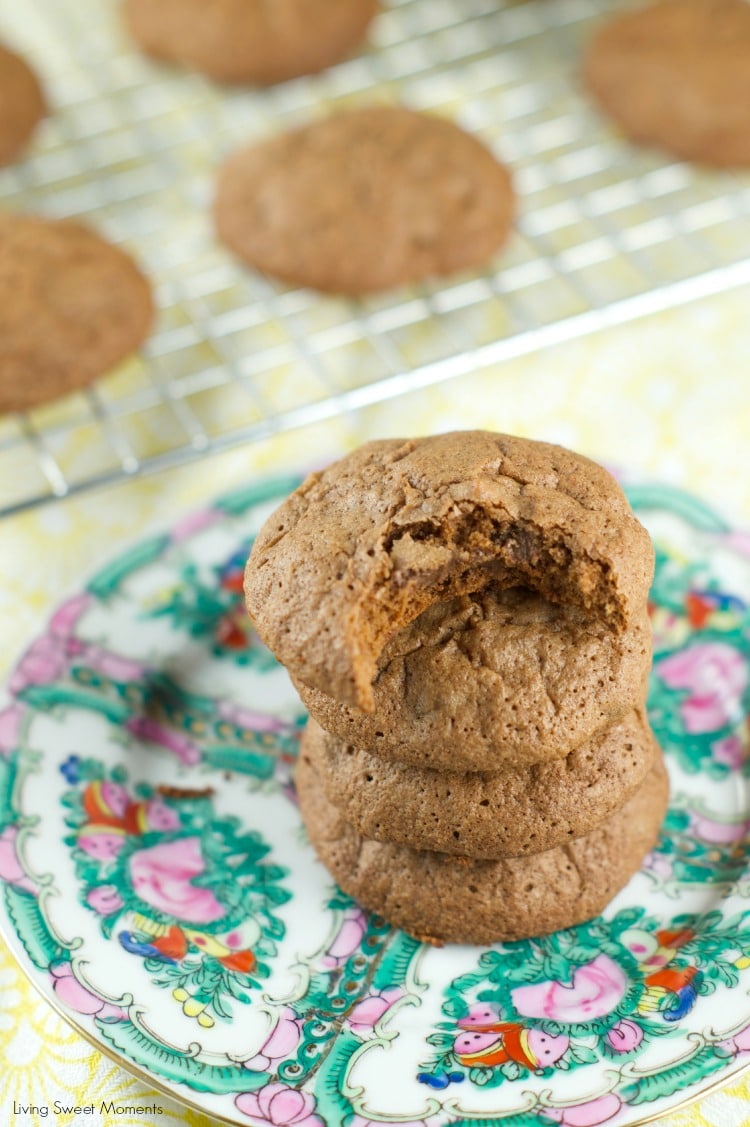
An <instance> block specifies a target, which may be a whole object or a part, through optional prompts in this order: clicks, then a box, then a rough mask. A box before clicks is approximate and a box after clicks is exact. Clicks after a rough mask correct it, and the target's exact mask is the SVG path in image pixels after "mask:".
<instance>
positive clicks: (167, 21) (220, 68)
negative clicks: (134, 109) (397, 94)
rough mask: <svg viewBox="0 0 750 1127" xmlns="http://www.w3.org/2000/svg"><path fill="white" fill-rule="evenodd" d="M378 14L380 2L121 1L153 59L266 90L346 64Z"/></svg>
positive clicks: (130, 25) (136, 32) (139, 41)
mask: <svg viewBox="0 0 750 1127" xmlns="http://www.w3.org/2000/svg"><path fill="white" fill-rule="evenodd" d="M377 9H378V0H272V2H271V3H269V2H268V0H212V2H211V3H210V4H209V3H206V0H159V2H158V3H157V4H155V3H154V2H153V0H125V5H124V14H125V20H126V23H127V25H128V27H129V29H130V32H131V34H132V35H133V37H134V38H135V39H136V40H137V41H138V43H139V44H140V45H141V47H142V48H143V49H144V50H145V51H147V52H148V53H149V54H150V55H155V56H156V57H157V58H161V59H167V60H169V61H171V62H176V63H182V64H183V65H185V66H188V67H192V68H194V69H195V70H199V71H202V72H203V73H204V74H207V75H209V76H210V77H211V78H215V79H218V80H219V81H220V82H251V83H255V84H258V85H261V86H266V85H270V84H272V83H274V82H284V81H285V80H286V79H288V78H295V77H297V76H298V75H301V74H315V73H316V72H317V71H320V70H324V69H325V68H326V67H329V66H332V65H333V64H334V63H337V62H339V60H340V59H343V58H345V57H346V56H347V55H349V54H350V53H351V52H352V51H353V50H354V48H355V47H357V46H358V45H359V44H360V43H361V41H362V40H363V39H364V37H365V34H366V32H367V28H368V27H369V25H370V22H371V21H372V19H373V16H374V15H375V13H376V12H377Z"/></svg>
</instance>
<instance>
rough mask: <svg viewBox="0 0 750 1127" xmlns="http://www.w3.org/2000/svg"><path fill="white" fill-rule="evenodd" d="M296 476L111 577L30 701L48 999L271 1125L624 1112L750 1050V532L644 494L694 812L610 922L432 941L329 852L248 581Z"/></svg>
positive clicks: (216, 510)
mask: <svg viewBox="0 0 750 1127" xmlns="http://www.w3.org/2000/svg"><path fill="white" fill-rule="evenodd" d="M294 485H295V481H294V480H291V479H286V480H276V481H271V482H266V483H263V484H261V485H257V484H256V485H253V486H252V487H251V488H249V489H247V490H244V491H241V492H237V493H234V494H233V495H231V496H228V497H224V498H223V499H221V500H219V501H218V502H217V503H216V504H215V505H214V506H213V507H212V508H210V509H207V510H205V511H201V512H198V513H197V514H195V515H193V516H191V517H190V518H189V519H187V520H185V521H183V522H182V523H180V524H178V525H177V527H175V528H174V529H173V530H172V531H171V532H169V533H165V534H164V535H162V536H157V537H154V538H152V539H149V540H146V541H145V542H143V543H141V544H139V545H138V546H137V547H135V548H133V549H132V550H131V551H129V552H127V553H126V554H125V555H123V556H121V557H120V558H119V559H117V560H115V561H114V563H112V564H111V565H110V566H109V567H107V568H105V569H104V570H103V571H101V572H100V573H99V574H98V575H96V576H95V577H94V578H93V579H92V580H91V581H90V582H89V583H88V585H87V586H86V587H85V589H84V590H83V591H81V592H80V593H79V594H77V595H75V596H74V597H73V598H71V599H69V600H68V601H67V602H66V603H64V604H63V605H62V606H61V607H60V608H59V609H58V610H57V612H56V613H55V614H54V615H53V616H52V618H51V620H50V623H49V627H48V629H47V632H46V633H45V634H43V635H42V636H41V637H40V638H38V639H37V640H36V641H35V642H34V643H33V644H32V645H31V646H30V647H29V649H28V650H27V651H26V653H25V654H24V655H23V657H22V658H21V660H20V661H19V663H18V665H17V667H16V669H15V671H14V672H13V674H12V676H11V679H10V682H9V685H8V698H7V700H6V701H5V703H4V704H3V705H2V706H1V707H0V877H1V878H2V882H1V883H0V893H1V897H0V899H1V906H0V919H1V920H2V925H3V930H4V932H5V934H6V936H7V939H8V942H9V944H10V946H11V948H12V949H13V951H14V952H15V954H16V956H17V958H18V960H19V961H20V963H21V964H22V965H23V967H24V969H25V970H26V971H27V973H28V974H29V975H30V977H31V978H32V980H33V981H34V982H35V984H36V985H37V986H38V988H39V989H40V990H41V991H42V993H43V994H44V995H45V996H46V997H47V998H48V999H49V1000H50V1001H51V1002H52V1003H53V1004H54V1005H55V1006H56V1007H57V1008H58V1009H59V1010H60V1012H61V1013H63V1014H64V1015H65V1016H66V1017H68V1018H69V1019H70V1021H71V1022H72V1023H73V1024H74V1025H76V1026H77V1028H78V1029H80V1030H81V1032H83V1033H84V1034H85V1035H86V1036H87V1037H88V1038H89V1039H91V1040H92V1041H93V1042H95V1043H96V1044H97V1045H98V1046H99V1047H100V1048H101V1049H102V1050H104V1051H105V1052H107V1053H109V1054H110V1055H114V1056H116V1057H117V1059H119V1060H120V1061H121V1063H122V1064H123V1065H124V1066H125V1067H126V1068H130V1069H131V1070H134V1071H136V1072H139V1073H140V1074H141V1075H142V1076H143V1075H144V1074H145V1075H146V1076H147V1078H148V1079H149V1081H150V1082H151V1083H152V1084H154V1085H156V1086H157V1087H159V1088H161V1089H163V1090H164V1091H166V1092H168V1093H169V1094H171V1095H173V1096H175V1097H176V1098H177V1099H180V1100H182V1101H184V1102H185V1103H188V1104H191V1105H192V1106H194V1107H198V1108H200V1109H201V1110H203V1111H205V1112H207V1113H209V1114H212V1115H214V1116H216V1117H218V1118H219V1119H224V1120H227V1121H229V1122H231V1123H237V1124H255V1125H261V1127H281V1125H283V1124H287V1125H294V1127H321V1125H322V1124H326V1125H327V1127H371V1125H373V1124H385V1123H391V1124H393V1123H399V1124H402V1125H403V1127H407V1125H411V1127H414V1125H419V1127H448V1125H452V1127H466V1125H467V1124H478V1123H481V1124H483V1125H484V1127H493V1125H494V1127H499V1125H502V1127H543V1125H545V1124H547V1125H548V1124H563V1125H566V1127H594V1125H596V1124H601V1123H608V1124H613V1125H614V1124H617V1125H618V1127H625V1125H632V1124H635V1123H638V1122H642V1121H644V1120H645V1119H648V1118H650V1117H651V1116H653V1115H657V1114H660V1113H664V1112H666V1111H668V1110H670V1109H671V1108H673V1107H675V1106H677V1104H679V1103H681V1102H683V1101H684V1100H685V1099H686V1098H692V1097H695V1096H697V1095H699V1094H700V1093H701V1091H704V1090H705V1089H706V1088H707V1087H708V1086H710V1085H712V1084H714V1083H716V1082H721V1081H725V1080H728V1079H729V1078H730V1077H731V1076H732V1075H733V1074H735V1073H736V1072H737V1071H738V1070H739V1069H740V1068H741V1067H742V1066H743V1064H744V1063H745V1062H746V1061H747V1060H748V1054H749V1053H750V997H749V994H750V865H749V864H748V828H749V827H750V804H748V796H747V784H746V779H747V774H748V771H747V758H746V755H745V751H746V748H747V743H748V723H747V713H748V705H749V704H750V609H749V608H748V604H749V603H750V536H747V535H743V534H740V533H736V532H733V531H732V530H731V529H729V528H727V527H726V526H725V525H724V524H723V523H722V521H721V520H720V519H719V518H718V517H717V516H716V515H714V514H713V513H712V512H711V511H710V510H708V509H707V508H706V507H705V506H703V505H702V504H700V503H699V502H697V501H695V500H693V499H691V498H689V497H686V496H684V495H683V494H679V493H676V492H673V491H671V490H668V489H664V488H660V487H659V488H657V487H653V486H642V485H641V486H637V485H633V486H631V487H630V489H629V492H630V496H631V499H632V501H633V504H634V505H635V507H636V509H637V510H638V512H639V514H640V515H641V518H642V519H643V520H644V522H645V523H646V524H647V525H648V527H649V529H650V530H651V532H652V535H653V537H654V540H655V543H656V545H657V573H656V580H655V584H654V588H653V593H652V608H651V609H652V621H653V627H654V635H655V645H656V655H655V662H654V671H653V677H652V684H651V692H650V714H651V720H652V723H653V726H654V728H655V731H656V733H657V735H658V737H659V739H660V741H661V743H662V745H663V747H664V750H665V752H666V753H667V758H668V763H669V769H670V773H671V777H672V800H671V805H670V809H669V814H668V817H667V820H666V823H665V826H664V832H663V834H662V836H661V839H660V841H659V844H658V846H657V848H656V849H655V850H654V852H653V853H652V854H651V855H650V856H649V857H648V858H647V860H646V862H645V864H644V867H643V870H642V872H641V873H640V874H639V875H637V876H636V877H635V878H634V879H633V880H632V881H631V883H630V884H629V885H628V887H627V888H626V889H625V890H624V891H623V892H622V893H621V894H620V895H619V896H618V897H617V899H616V900H615V901H614V902H613V903H612V904H611V905H610V907H609V908H608V910H607V912H606V913H605V914H604V916H602V917H600V918H597V919H595V920H593V921H591V922H590V923H587V924H583V925H581V926H580V927H575V928H572V929H570V930H568V931H563V932H558V933H557V934H555V935H552V936H549V937H547V938H544V939H539V940H533V941H527V942H521V943H510V944H505V945H499V946H496V947H492V948H488V949H480V948H471V947H447V948H443V949H436V948H431V947H426V946H422V945H420V944H419V943H417V942H416V941H415V940H413V939H411V938H409V937H408V936H407V935H405V934H403V933H402V932H398V931H394V930H393V929H392V928H390V927H389V926H388V925H387V924H386V923H385V922H384V921H383V920H382V919H380V918H378V917H376V916H368V915H366V914H365V913H364V912H363V911H361V910H360V909H359V908H358V907H357V905H356V904H354V903H353V902H352V901H351V900H350V899H349V898H348V897H346V896H344V895H343V894H342V893H341V892H340V891H339V890H337V889H336V888H335V887H334V886H333V885H332V884H331V883H330V880H329V878H328V877H327V874H326V872H325V871H324V869H323V868H322V866H321V865H320V864H319V863H318V862H317V861H316V860H315V858H314V855H313V852H312V850H311V849H310V847H309V846H308V844H307V842H306V839H305V835H304V832H303V830H302V828H301V825H300V822H299V818H298V815H297V810H296V808H295V803H294V791H293V786H292V768H293V764H294V758H295V751H296V747H297V737H298V735H299V732H300V728H301V725H302V724H303V722H304V717H303V715H302V713H301V711H300V706H299V702H298V699H297V697H296V695H295V693H294V692H293V691H292V689H291V686H290V683H289V680H288V678H287V676H286V674H285V672H284V671H283V670H282V669H280V668H279V666H278V665H277V664H276V663H275V661H274V660H273V658H272V657H271V655H270V654H269V652H268V651H267V650H266V649H265V648H264V647H263V645H262V644H261V643H260V641H259V639H258V638H257V636H256V635H255V634H254V633H253V630H252V627H251V625H250V623H249V622H248V620H247V619H246V617H245V613H244V610H243V605H242V597H241V583H242V567H243V563H244V560H245V558H246V555H247V551H248V547H249V545H250V543H251V542H252V539H253V535H254V534H255V533H256V531H257V530H258V528H259V526H260V524H261V523H262V521H263V520H264V519H265V517H266V515H267V514H268V513H269V512H270V511H271V509H272V508H273V507H274V506H275V505H276V504H277V503H278V501H279V500H280V499H281V497H282V496H283V495H284V494H285V493H286V492H287V491H288V490H290V489H291V488H292V487H293V486H294Z"/></svg>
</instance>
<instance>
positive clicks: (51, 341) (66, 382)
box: [0, 214, 153, 411]
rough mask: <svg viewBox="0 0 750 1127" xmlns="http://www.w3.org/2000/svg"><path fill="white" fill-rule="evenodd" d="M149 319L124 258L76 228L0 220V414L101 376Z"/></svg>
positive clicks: (141, 289)
mask: <svg viewBox="0 0 750 1127" xmlns="http://www.w3.org/2000/svg"><path fill="white" fill-rule="evenodd" d="M152 316H153V305H152V300H151V289H150V286H149V284H148V282H147V280H146V279H145V278H144V276H143V274H141V272H140V270H139V269H138V267H137V266H136V265H135V263H134V262H133V260H132V259H131V258H130V257H129V255H127V254H125V253H124V252H123V251H121V250H118V249H117V247H114V246H112V245H111V244H110V243H108V242H105V240H104V239H102V238H100V236H99V235H97V234H95V233H94V232H93V231H91V230H89V229H88V228H87V227H84V226H82V225H81V224H80V223H74V222H71V221H68V220H49V219H38V218H34V217H32V216H21V215H9V214H0V411H21V410H25V409H26V408H28V407H33V406H35V405H36V404H38V403H43V402H46V401H47V400H50V399H56V398H57V397H58V396H61V395H64V394H65V393H66V392H69V391H73V390H74V389H75V388H79V387H82V386H84V385H85V384H88V383H90V382H91V381H92V380H94V379H95V378H96V377H97V376H101V375H104V374H105V373H106V372H107V371H109V369H110V368H113V367H114V366H115V364H117V363H119V361H121V360H124V359H125V357H126V356H128V355H129V353H131V352H132V351H133V350H134V349H136V348H137V347H138V346H139V345H140V344H141V342H142V341H143V340H144V338H145V337H146V335H147V334H148V331H149V328H150V325H151V320H152Z"/></svg>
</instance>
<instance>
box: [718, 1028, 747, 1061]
mask: <svg viewBox="0 0 750 1127" xmlns="http://www.w3.org/2000/svg"><path fill="white" fill-rule="evenodd" d="M719 1047H720V1048H722V1049H724V1050H725V1052H727V1053H730V1054H731V1055H732V1056H736V1055H738V1054H739V1053H750V1025H745V1026H743V1028H742V1029H740V1031H739V1032H738V1033H735V1035H734V1037H729V1038H727V1040H726V1041H719Z"/></svg>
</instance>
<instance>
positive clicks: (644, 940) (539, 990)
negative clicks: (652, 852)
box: [420, 908, 750, 1088]
mask: <svg viewBox="0 0 750 1127" xmlns="http://www.w3.org/2000/svg"><path fill="white" fill-rule="evenodd" d="M749 953H750V912H745V913H742V914H738V915H736V916H734V917H732V918H729V919H727V918H725V917H724V916H723V915H722V913H721V912H718V911H714V912H710V913H708V914H707V915H705V916H700V917H699V916H695V915H687V914H684V915H679V916H675V917H674V918H673V919H672V920H671V921H670V923H669V926H668V927H666V928H665V926H664V923H663V922H662V921H660V920H657V919H656V918H654V917H650V916H648V915H647V914H646V911H645V909H643V908H629V909H625V910H623V911H620V912H618V913H617V915H616V916H615V917H614V918H613V919H611V920H606V919H603V918H602V917H598V918H597V919H594V920H592V921H590V922H589V923H585V924H581V925H579V926H578V927H575V928H570V929H568V930H566V931H559V932H556V933H554V934H552V935H549V936H546V937H544V938H541V939H534V940H524V941H522V942H518V943H507V944H504V945H503V947H502V949H491V950H487V951H484V952H483V953H482V954H481V955H480V957H479V960H478V963H477V967H476V969H475V970H474V971H471V972H470V973H468V974H464V975H461V976H460V977H459V978H456V979H455V980H454V981H453V982H452V983H451V985H450V987H449V988H448V990H447V991H446V997H445V1001H444V1003H443V1007H442V1009H443V1013H444V1015H445V1018H446V1020H445V1021H442V1022H439V1023H438V1025H437V1031H436V1032H434V1033H432V1034H430V1035H429V1036H428V1038H427V1041H428V1042H429V1044H431V1045H432V1046H433V1047H434V1049H435V1053H434V1055H433V1056H432V1057H431V1058H430V1059H429V1060H427V1061H426V1062H425V1063H424V1064H423V1065H422V1066H421V1068H422V1072H421V1073H420V1080H421V1081H422V1082H423V1083H426V1084H428V1085H429V1086H431V1087H443V1086H445V1081H446V1078H448V1079H451V1078H452V1079H453V1080H454V1081H457V1080H459V1079H461V1078H468V1079H469V1080H470V1081H471V1082H472V1083H473V1084H476V1085H478V1086H481V1087H486V1088H496V1087H499V1086H501V1085H502V1084H503V1083H505V1082H506V1081H512V1080H517V1079H518V1078H519V1077H520V1076H521V1075H522V1072H523V1071H524V1069H526V1072H527V1074H528V1072H535V1073H536V1074H537V1075H540V1076H551V1075H552V1074H553V1073H554V1071H557V1070H564V1071H567V1070H569V1069H574V1068H578V1067H580V1066H582V1065H586V1064H592V1063H594V1062H598V1061H602V1060H604V1061H607V1060H609V1061H620V1062H621V1061H624V1060H627V1059H630V1058H633V1057H634V1056H636V1055H637V1054H638V1053H640V1052H642V1050H643V1046H644V1045H645V1044H647V1043H648V1042H649V1041H650V1040H653V1039H654V1038H656V1037H663V1036H665V1035H669V1034H670V1033H673V1032H675V1031H677V1030H678V1029H679V1024H680V1021H681V1020H682V1018H683V1017H685V1016H686V1014H687V1013H689V1011H690V1009H691V1008H692V1005H693V1004H694V1002H695V999H696V998H697V996H698V995H705V994H711V993H713V992H714V991H715V990H716V988H717V986H719V985H722V986H725V987H729V988H733V987H735V986H737V985H738V982H739V971H738V967H739V966H743V965H746V962H745V961H746V960H747V958H748V954H749ZM581 971H583V972H584V973H587V974H588V975H589V976H590V977H589V979H588V981H587V982H586V984H585V987H586V988H585V990H584V989H579V986H580V985H581V984H580V983H579V981H578V979H577V974H578V973H580V972H581ZM595 971H596V974H595V973H594V972H595ZM665 984H666V988H665ZM528 987H533V989H532V990H531V991H529V990H527V989H524V988H528ZM519 988H520V989H519ZM597 989H598V990H599V999H597V998H596V996H595V992H596V990H597ZM578 995H580V997H578ZM592 998H593V1007H594V1010H595V1011H597V1006H598V1012H595V1016H593V1017H592V1018H591V1019H588V1020H587V1019H585V1018H584V1017H583V1014H584V1011H585V1008H586V1005H587V1004H591V1000H592ZM521 999H523V1001H521ZM599 1000H600V1001H601V1004H599ZM542 1003H543V1005H544V1009H545V1011H546V1013H547V1014H549V1015H550V1016H549V1017H546V1018H545V1017H543V1016H540V1009H541V1005H542ZM492 1015H496V1017H495V1021H493V1020H492ZM462 1029H463V1030H466V1029H468V1030H472V1029H475V1030H484V1031H485V1033H484V1037H485V1040H486V1039H487V1038H488V1037H489V1036H491V1035H492V1034H491V1033H488V1032H486V1031H487V1030H490V1031H492V1030H495V1029H497V1036H498V1042H499V1041H500V1038H501V1037H505V1039H506V1042H507V1043H508V1044H511V1042H512V1039H515V1040H523V1038H525V1039H526V1040H525V1042H524V1043H525V1044H527V1045H528V1043H529V1039H531V1041H532V1044H533V1040H534V1037H537V1039H538V1040H540V1041H543V1043H544V1044H549V1043H550V1041H549V1039H554V1045H555V1053H556V1054H557V1059H554V1061H553V1063H551V1064H550V1065H549V1066H545V1065H544V1064H543V1063H541V1061H540V1062H539V1063H538V1065H537V1067H535V1068H533V1067H531V1065H530V1064H529V1063H528V1061H527V1062H526V1063H524V1058H523V1056H520V1057H517V1059H514V1054H513V1050H512V1048H511V1050H510V1051H509V1052H508V1053H506V1054H505V1055H506V1057H507V1059H505V1060H501V1059H500V1057H501V1056H502V1055H503V1053H502V1051H500V1052H498V1053H497V1062H496V1063H495V1064H494V1065H489V1064H478V1065H476V1066H475V1067H471V1068H469V1067H467V1065H466V1063H465V1056H464V1060H462V1059H461V1057H462V1056H463V1055H464V1054H462V1053H461V1051H460V1049H461V1040H460V1037H461V1030H462ZM534 1031H536V1032H534ZM539 1035H541V1037H540V1036H539ZM563 1048H564V1050H565V1051H564V1052H562V1051H561V1050H562V1049H563ZM457 1049H458V1051H457ZM489 1051H491V1050H488V1052H489ZM542 1059H543V1058H542Z"/></svg>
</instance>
